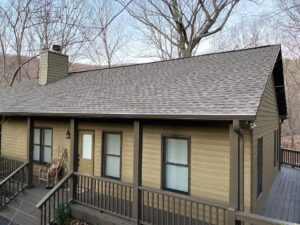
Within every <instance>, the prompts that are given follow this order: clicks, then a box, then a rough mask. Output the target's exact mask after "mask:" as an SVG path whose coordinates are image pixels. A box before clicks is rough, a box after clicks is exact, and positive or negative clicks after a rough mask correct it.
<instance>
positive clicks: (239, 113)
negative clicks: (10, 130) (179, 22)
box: [0, 45, 286, 120]
mask: <svg viewBox="0 0 300 225" xmlns="http://www.w3.org/2000/svg"><path fill="white" fill-rule="evenodd" d="M276 68H277V69H276ZM275 70H276V74H275V75H274V78H275V83H276V86H278V88H279V89H278V88H277V98H278V103H279V104H278V105H279V109H280V115H282V116H283V117H285V115H286V103H285V95H284V87H283V85H284V83H283V73H282V62H281V52H280V46H279V45H273V46H263V47H257V48H252V49H244V50H238V51H230V52H222V53H215V54H207V55H202V56H195V57H190V58H183V59H175V60H168V61H162V62H154V63H146V64H139V65H129V66H121V67H116V68H110V69H100V70H94V71H85V72H79V73H70V74H69V75H68V76H66V77H65V78H64V79H62V80H59V81H57V82H54V83H50V84H47V85H45V86H40V85H38V81H37V79H32V80H28V81H25V82H22V83H18V84H16V85H14V86H12V87H9V88H5V89H4V90H2V91H1V92H0V114H2V115H45V116H78V117H112V118H115V117H118V118H120V117H122V118H170V119H181V118H184V119H194V118H196V119H225V120H226V119H234V118H238V119H245V120H248V119H249V120H250V119H255V116H256V113H257V110H258V107H259V104H260V99H261V96H262V94H263V91H264V89H265V86H266V83H267V81H268V79H269V77H270V76H271V74H272V72H273V71H275ZM280 88H281V89H280Z"/></svg>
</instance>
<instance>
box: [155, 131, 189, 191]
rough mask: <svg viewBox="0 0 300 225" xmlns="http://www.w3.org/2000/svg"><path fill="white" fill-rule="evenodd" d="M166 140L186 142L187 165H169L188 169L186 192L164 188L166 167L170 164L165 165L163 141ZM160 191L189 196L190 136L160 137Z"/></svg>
mask: <svg viewBox="0 0 300 225" xmlns="http://www.w3.org/2000/svg"><path fill="white" fill-rule="evenodd" d="M167 138H173V139H182V140H187V143H188V146H187V154H188V156H187V162H188V164H187V165H182V164H176V163H171V164H172V165H178V166H185V167H187V168H188V181H187V182H188V183H187V185H188V191H187V192H185V191H180V190H176V189H172V188H168V187H167V186H166V165H167V164H170V163H166V151H165V146H166V145H165V140H166V139H167ZM161 158H162V160H161V189H162V190H165V191H170V192H175V193H179V194H184V195H189V194H190V189H191V185H190V184H191V183H190V182H191V137H190V136H180V135H162V136H161Z"/></svg>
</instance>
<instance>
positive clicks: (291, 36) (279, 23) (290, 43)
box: [274, 0, 300, 57]
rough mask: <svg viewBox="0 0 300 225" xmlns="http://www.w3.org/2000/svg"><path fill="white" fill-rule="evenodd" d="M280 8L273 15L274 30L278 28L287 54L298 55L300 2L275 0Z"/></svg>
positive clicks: (295, 0)
mask: <svg viewBox="0 0 300 225" xmlns="http://www.w3.org/2000/svg"><path fill="white" fill-rule="evenodd" d="M276 3H277V6H278V8H279V10H280V13H278V16H277V17H275V19H274V20H275V22H274V30H276V29H277V30H279V31H280V32H279V33H280V35H281V38H282V41H283V44H284V45H285V47H286V48H287V49H288V51H289V53H290V55H289V56H292V57H293V56H296V57H299V56H300V4H299V1H298V0H276Z"/></svg>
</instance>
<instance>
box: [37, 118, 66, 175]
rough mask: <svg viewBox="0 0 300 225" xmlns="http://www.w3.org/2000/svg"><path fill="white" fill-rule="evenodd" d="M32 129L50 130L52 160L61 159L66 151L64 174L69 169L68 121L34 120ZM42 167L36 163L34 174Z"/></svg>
mask: <svg viewBox="0 0 300 225" xmlns="http://www.w3.org/2000/svg"><path fill="white" fill-rule="evenodd" d="M34 127H41V128H52V159H54V158H61V156H62V154H63V151H64V149H66V150H67V157H66V160H65V162H64V166H63V168H64V173H67V172H68V171H69V169H70V140H69V139H66V132H67V130H68V129H70V120H59V121H57V120H35V121H34ZM41 167H43V166H41V165H40V164H38V163H35V164H34V168H33V171H34V174H35V175H37V174H38V170H39V169H40V168H41Z"/></svg>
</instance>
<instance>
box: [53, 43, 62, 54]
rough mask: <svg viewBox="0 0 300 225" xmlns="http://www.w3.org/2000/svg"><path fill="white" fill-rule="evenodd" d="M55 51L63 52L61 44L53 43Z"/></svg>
mask: <svg viewBox="0 0 300 225" xmlns="http://www.w3.org/2000/svg"><path fill="white" fill-rule="evenodd" d="M52 49H53V51H55V52H59V53H61V46H60V45H53V46H52Z"/></svg>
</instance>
